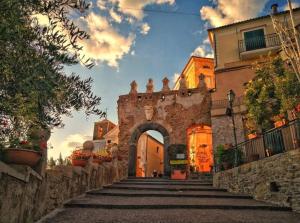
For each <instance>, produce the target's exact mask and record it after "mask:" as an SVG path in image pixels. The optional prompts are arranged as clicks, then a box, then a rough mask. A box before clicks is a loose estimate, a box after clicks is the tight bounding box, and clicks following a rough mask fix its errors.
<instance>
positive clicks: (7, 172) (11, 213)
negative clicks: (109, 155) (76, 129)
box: [0, 160, 126, 223]
mask: <svg viewBox="0 0 300 223" xmlns="http://www.w3.org/2000/svg"><path fill="white" fill-rule="evenodd" d="M124 165H125V164H124V163H123V162H118V161H117V160H114V161H113V162H109V163H104V164H102V165H97V164H92V163H90V164H89V165H88V166H87V167H85V168H81V167H73V166H56V167H55V168H53V169H47V170H46V173H45V177H44V178H41V177H40V175H38V174H37V173H36V172H34V171H33V170H32V169H31V168H29V167H26V166H18V165H9V166H8V165H6V164H4V163H2V162H0V185H1V186H0V223H21V222H22V223H31V222H35V221H36V220H38V219H40V218H41V217H42V216H44V215H46V214H47V213H49V212H50V211H52V210H54V209H55V208H58V207H60V206H62V205H63V203H64V202H65V201H67V200H68V199H71V198H73V197H75V196H78V195H81V194H83V193H84V192H85V191H88V190H91V189H95V188H101V187H102V186H103V185H109V184H112V183H113V182H116V181H119V180H120V179H123V178H125V176H126V175H125V171H124V170H125V168H124Z"/></svg>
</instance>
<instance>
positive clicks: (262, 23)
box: [209, 10, 300, 71]
mask: <svg viewBox="0 0 300 223" xmlns="http://www.w3.org/2000/svg"><path fill="white" fill-rule="evenodd" d="M277 16H278V17H276V18H279V19H280V20H282V21H283V20H284V19H285V17H288V18H289V14H280V15H277ZM294 16H295V21H296V25H297V24H299V23H300V10H298V11H296V12H295V13H294ZM256 28H264V30H265V35H269V34H274V33H275V30H274V28H273V24H272V21H271V18H270V17H266V18H261V19H257V20H252V21H251V20H250V21H249V22H243V23H237V24H235V25H230V26H227V27H224V28H217V29H213V30H211V31H209V36H210V38H211V40H212V48H213V49H215V58H216V67H215V69H216V71H218V70H220V69H223V68H230V67H233V66H235V67H237V66H239V65H245V64H248V65H249V64H251V63H252V62H253V61H251V60H252V59H251V60H247V59H246V60H245V59H241V57H240V52H239V44H238V41H239V40H243V39H244V37H243V32H244V31H249V30H252V29H256ZM267 44H268V43H267ZM259 56H260V54H258V55H257V56H256V59H258V58H259Z"/></svg>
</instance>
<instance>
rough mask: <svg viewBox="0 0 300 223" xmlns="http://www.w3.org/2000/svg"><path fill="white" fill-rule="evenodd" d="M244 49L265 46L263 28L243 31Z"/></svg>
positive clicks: (248, 49)
mask: <svg viewBox="0 0 300 223" xmlns="http://www.w3.org/2000/svg"><path fill="white" fill-rule="evenodd" d="M244 40H245V47H246V51H250V50H256V49H262V48H265V47H266V41H265V32H264V29H256V30H251V31H248V32H244Z"/></svg>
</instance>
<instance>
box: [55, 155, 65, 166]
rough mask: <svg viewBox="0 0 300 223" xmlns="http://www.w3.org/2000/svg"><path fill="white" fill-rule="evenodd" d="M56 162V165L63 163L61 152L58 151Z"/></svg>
mask: <svg viewBox="0 0 300 223" xmlns="http://www.w3.org/2000/svg"><path fill="white" fill-rule="evenodd" d="M57 164H58V165H64V160H63V158H62V156H61V153H59V157H58V160H57Z"/></svg>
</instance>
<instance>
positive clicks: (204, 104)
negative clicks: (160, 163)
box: [118, 76, 211, 176]
mask: <svg viewBox="0 0 300 223" xmlns="http://www.w3.org/2000/svg"><path fill="white" fill-rule="evenodd" d="M210 108H211V95H210V92H209V91H208V89H207V87H206V84H205V82H204V78H203V77H202V76H201V78H200V81H199V85H198V87H197V88H193V89H188V88H187V87H186V83H185V81H184V79H182V80H181V83H180V87H179V90H170V88H169V86H168V80H167V79H166V78H165V79H164V80H163V89H162V90H161V91H159V92H153V83H152V80H151V79H150V80H149V82H148V84H147V92H146V93H138V91H137V84H136V82H135V81H133V82H132V83H131V90H130V93H129V94H127V95H121V96H120V97H119V100H118V117H119V128H120V132H119V152H120V154H121V156H122V157H123V158H124V159H125V160H127V161H128V174H129V176H136V163H137V161H136V157H137V142H138V139H139V137H140V136H141V135H142V134H143V133H144V132H146V131H148V130H156V131H158V132H160V133H161V134H162V135H163V138H164V175H165V176H170V173H171V172H170V171H171V167H170V157H169V156H170V153H172V151H169V150H170V148H174V149H173V150H176V148H179V147H182V145H184V147H185V145H186V142H187V132H186V131H187V129H188V128H190V127H192V126H195V125H197V126H203V127H204V126H211V118H210ZM181 156H183V157H184V159H187V158H188V156H189V154H188V153H187V151H186V149H185V151H183V152H182V154H181Z"/></svg>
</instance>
